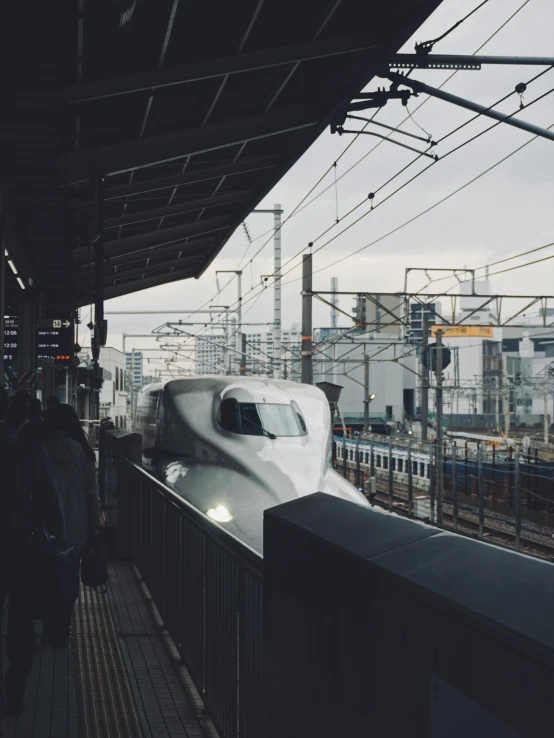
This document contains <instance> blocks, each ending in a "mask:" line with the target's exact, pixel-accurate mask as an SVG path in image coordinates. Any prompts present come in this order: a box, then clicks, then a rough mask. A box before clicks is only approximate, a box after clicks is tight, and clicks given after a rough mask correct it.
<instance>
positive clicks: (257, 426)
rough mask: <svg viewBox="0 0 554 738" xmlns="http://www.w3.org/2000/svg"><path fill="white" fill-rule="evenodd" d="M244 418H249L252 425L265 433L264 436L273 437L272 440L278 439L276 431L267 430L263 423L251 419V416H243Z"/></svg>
mask: <svg viewBox="0 0 554 738" xmlns="http://www.w3.org/2000/svg"><path fill="white" fill-rule="evenodd" d="M243 420H247V421H248V422H249V423H250V425H253V426H254V428H259V429H260V430H261V432H262V433H263V434H264V436H267V437H268V438H271V440H272V441H275V440H276V439H277V436H276V435H275V434H274V433H270V432H269V431H267V430H266V429H265V428H264V427H263V425H259V424H258V423H255V422H254V421H253V420H250V418H248V417H245V418H243Z"/></svg>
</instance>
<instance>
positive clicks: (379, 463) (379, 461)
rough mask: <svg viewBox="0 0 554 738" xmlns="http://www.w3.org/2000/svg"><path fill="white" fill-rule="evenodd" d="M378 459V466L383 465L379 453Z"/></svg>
mask: <svg viewBox="0 0 554 738" xmlns="http://www.w3.org/2000/svg"><path fill="white" fill-rule="evenodd" d="M375 458H376V459H377V466H381V457H380V455H379V454H377V456H376V457H375Z"/></svg>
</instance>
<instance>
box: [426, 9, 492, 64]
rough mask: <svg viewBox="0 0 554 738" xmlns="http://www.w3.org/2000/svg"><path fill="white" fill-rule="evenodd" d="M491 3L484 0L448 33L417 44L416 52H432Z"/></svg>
mask: <svg viewBox="0 0 554 738" xmlns="http://www.w3.org/2000/svg"><path fill="white" fill-rule="evenodd" d="M488 2H489V0H483V2H482V3H481V4H480V5H478V6H477V7H476V8H473V10H471V11H470V12H469V13H468V14H467V15H466V16H464V17H463V18H462V19H461V20H459V21H457V23H454V25H453V26H451V27H450V28H449V29H448V30H447V31H445V32H444V33H443V34H441V35H440V36H438V37H437V38H435V39H433V40H432V41H425V42H424V43H422V44H416V51H417V50H418V49H419V50H421V51H425V53H428V52H429V51H431V50H432V48H433V46H434V45H435V44H436V43H438V42H439V41H442V40H443V38H446V37H447V36H448V35H449V34H451V33H452V31H454V30H455V29H456V28H458V26H461V25H462V23H464V22H465V21H466V20H467V19H468V18H471V16H472V15H473V14H474V13H476V12H477V11H478V10H480V9H481V8H482V7H483V5H486V4H487V3H488Z"/></svg>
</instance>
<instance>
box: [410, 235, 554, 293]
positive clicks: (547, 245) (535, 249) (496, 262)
mask: <svg viewBox="0 0 554 738" xmlns="http://www.w3.org/2000/svg"><path fill="white" fill-rule="evenodd" d="M552 246H554V241H552V243H547V244H545V245H544V246H537V248H534V249H527V250H526V251H521V252H520V253H519V254H514V256H507V257H506V258H505V259H499V260H498V261H492V262H491V263H490V264H483V266H480V267H476V269H475V271H476V272H477V271H481V270H482V269H488V268H489V267H491V266H496V265H497V264H504V263H505V262H506V261H512V260H513V259H519V258H520V257H522V256H527V255H528V254H534V253H535V252H536V251H542V250H543V249H548V248H550V247H552ZM522 266H525V264H522ZM429 271H433V270H432V269H430V270H429ZM453 271H454V270H453ZM496 274H498V272H496ZM489 276H492V275H489ZM454 278H456V279H457V277H456V275H455V274H450V275H448V276H447V277H437V278H436V279H431V280H429V282H427V284H426V285H425V286H424V287H422V288H421V290H418V291H419V292H421V291H422V290H424V289H427V287H429V285H431V284H435V283H436V282H444V281H445V280H446V279H454ZM467 281H468V280H467V279H462V280H458V282H457V284H460V283H461V282H467ZM453 287H456V285H453ZM453 287H449V290H450V289H453Z"/></svg>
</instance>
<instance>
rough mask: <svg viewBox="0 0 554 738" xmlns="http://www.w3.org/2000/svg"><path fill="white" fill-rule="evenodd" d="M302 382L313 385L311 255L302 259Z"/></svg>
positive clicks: (306, 255)
mask: <svg viewBox="0 0 554 738" xmlns="http://www.w3.org/2000/svg"><path fill="white" fill-rule="evenodd" d="M301 379H302V382H303V383H304V384H313V368H312V255H311V253H310V254H305V255H304V258H303V259H302V377H301Z"/></svg>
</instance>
